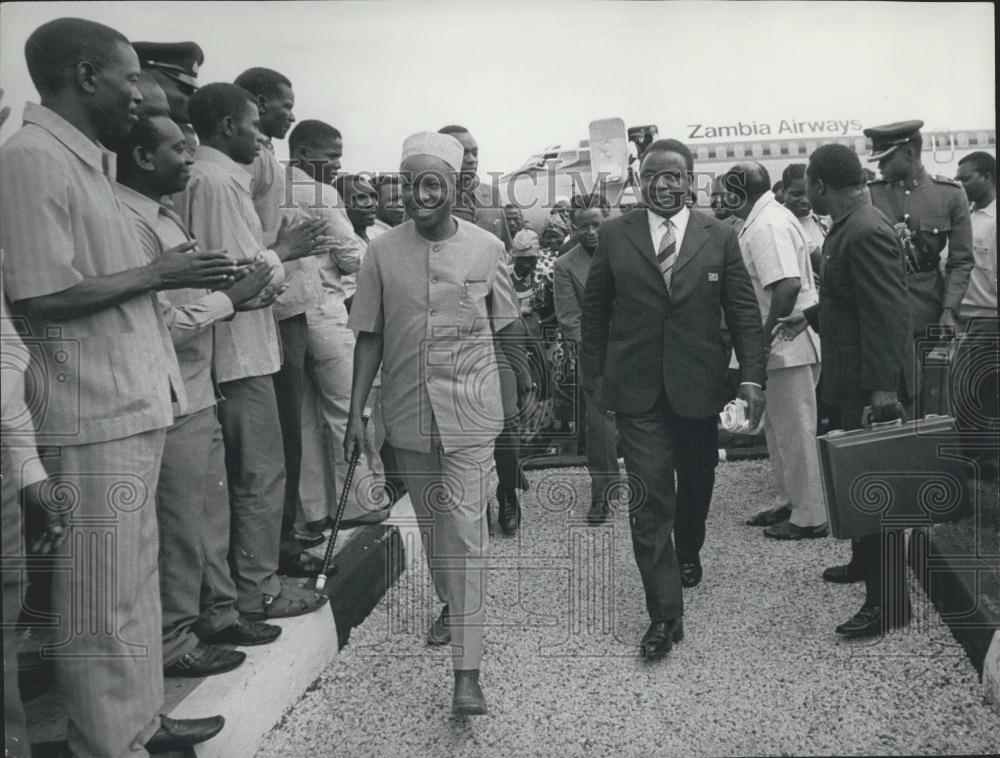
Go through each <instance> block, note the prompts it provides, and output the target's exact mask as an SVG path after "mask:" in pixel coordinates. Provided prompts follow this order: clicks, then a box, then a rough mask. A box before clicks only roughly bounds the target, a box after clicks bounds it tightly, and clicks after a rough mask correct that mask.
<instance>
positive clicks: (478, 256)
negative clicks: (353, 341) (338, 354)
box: [348, 219, 518, 452]
mask: <svg viewBox="0 0 1000 758" xmlns="http://www.w3.org/2000/svg"><path fill="white" fill-rule="evenodd" d="M455 221H456V223H457V225H458V228H457V230H456V232H455V234H454V235H453V236H452V237H450V238H449V239H446V240H441V241H436V242H432V241H429V240H426V239H424V238H423V237H421V236H420V235H419V233H418V232H417V230H416V226H415V225H414V223H413V222H412V221H407V222H405V223H403V224H402V225H400V226H398V227H396V228H394V229H392V230H390V231H388V232H386V233H385V234H383V235H381V236H380V237H378V238H376V239H374V240H372V242H371V243H370V245H369V248H368V253H367V255H366V257H365V260H364V263H363V265H362V267H361V273H360V275H359V277H358V291H357V294H356V296H355V298H354V304H353V306H352V309H351V316H350V320H349V322H348V325H349V326H350V328H352V329H354V330H356V331H363V332H375V333H379V334H381V335H382V337H383V340H384V341H383V350H382V398H383V407H384V411H385V425H386V434H387V437H388V439H389V442H390V443H391V444H392V445H393V446H394V447H397V448H402V449H406V450H414V451H417V452H428V451H430V441H431V429H432V425H431V422H432V419H433V420H434V421H436V422H437V427H438V430H439V431H440V437H441V443H442V446H443V447H444V450H445V452H451V451H453V450H455V449H458V448H463V447H471V446H476V445H482V444H484V443H488V442H492V441H493V440H494V439H495V438H496V436H497V434H499V432H500V431H501V429H502V428H503V408H502V405H501V402H500V382H499V376H498V374H497V367H496V359H495V357H494V352H493V330H494V329H496V330H500V329H502V328H503V327H505V326H506V325H508V324H509V323H511V322H512V321H515V320H516V319H517V318H518V314H517V306H516V305H515V304H514V296H513V290H512V287H511V282H510V276H509V274H508V273H507V269H506V266H505V265H504V257H505V256H504V248H503V244H502V243H501V242H500V240H498V239H497V238H496V237H494V236H493V235H491V234H489V233H488V232H485V231H483V230H482V229H479V228H478V227H476V226H474V225H473V224H470V223H468V222H466V221H462V220H459V219H455ZM491 316H492V327H491V323H490V322H491V318H490V317H491Z"/></svg>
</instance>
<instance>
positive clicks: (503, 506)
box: [497, 485, 521, 537]
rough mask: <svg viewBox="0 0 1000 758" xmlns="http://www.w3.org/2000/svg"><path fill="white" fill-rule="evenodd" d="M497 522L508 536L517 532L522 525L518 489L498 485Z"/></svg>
mask: <svg viewBox="0 0 1000 758" xmlns="http://www.w3.org/2000/svg"><path fill="white" fill-rule="evenodd" d="M497 504H498V506H499V510H498V512H497V523H498V524H499V525H500V531H501V532H503V533H504V535H506V536H507V537H510V536H512V535H514V534H516V533H517V529H518V527H519V526H521V504H520V503H518V502H517V490H516V489H509V490H508V489H503V488H501V487H500V486H499V485H497Z"/></svg>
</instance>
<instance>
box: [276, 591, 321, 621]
mask: <svg viewBox="0 0 1000 758" xmlns="http://www.w3.org/2000/svg"><path fill="white" fill-rule="evenodd" d="M325 604H326V596H325V595H317V594H316V593H315V592H313V593H310V594H309V595H306V594H302V595H299V596H298V597H290V596H289V595H288V594H284V593H283V594H281V595H277V596H273V595H264V618H269V619H278V618H291V617H292V616H304V615H305V614H307V613H312V612H313V611H315V610H316V609H317V608H320V607H322V606H323V605H325Z"/></svg>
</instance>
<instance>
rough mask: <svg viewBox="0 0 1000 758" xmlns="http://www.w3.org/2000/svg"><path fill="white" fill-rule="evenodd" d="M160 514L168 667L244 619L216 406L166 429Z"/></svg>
mask: <svg viewBox="0 0 1000 758" xmlns="http://www.w3.org/2000/svg"><path fill="white" fill-rule="evenodd" d="M156 519H157V522H158V523H159V527H160V599H161V601H162V603H163V664H164V665H165V666H169V665H171V664H173V663H175V662H176V661H177V659H178V658H180V657H181V656H182V655H184V654H185V653H191V652H193V651H194V649H195V648H196V647H197V646H198V637H199V636H201V637H204V636H206V635H209V634H212V633H213V632H217V631H219V630H220V629H223V628H224V627H227V626H229V625H230V624H234V623H236V620H237V618H238V614H237V613H236V585H235V584H234V583H233V578H232V575H231V574H230V572H229V560H228V555H229V528H230V525H229V521H230V518H229V488H228V487H227V486H226V451H225V448H224V446H223V444H222V427H221V426H220V425H219V419H218V417H217V416H216V412H215V406H212V407H210V408H204V409H203V410H200V411H196V412H194V413H191V414H189V415H187V416H181V417H180V418H179V419H177V421H176V422H175V423H174V425H173V426H172V427H170V429H168V430H167V440H166V444H165V445H164V447H163V464H162V466H161V467H160V483H159V486H158V487H157V490H156ZM196 635H197V636H196Z"/></svg>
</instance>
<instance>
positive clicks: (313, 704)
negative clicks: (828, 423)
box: [257, 461, 1000, 758]
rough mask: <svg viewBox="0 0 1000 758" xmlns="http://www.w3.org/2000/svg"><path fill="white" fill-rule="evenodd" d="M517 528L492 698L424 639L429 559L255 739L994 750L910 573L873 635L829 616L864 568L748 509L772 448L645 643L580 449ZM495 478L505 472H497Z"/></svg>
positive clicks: (498, 545)
mask: <svg viewBox="0 0 1000 758" xmlns="http://www.w3.org/2000/svg"><path fill="white" fill-rule="evenodd" d="M529 480H530V481H531V485H532V489H531V491H530V492H529V493H527V494H526V495H525V496H524V497H523V507H524V524H523V526H522V533H521V535H520V537H519V538H503V537H500V536H496V537H495V538H494V540H493V544H492V549H491V565H492V566H493V569H492V570H491V574H490V593H489V603H490V606H489V608H488V611H487V622H488V624H489V627H488V628H487V630H486V652H485V657H484V661H483V669H482V683H483V687H484V690H485V692H486V696H487V700H488V702H489V706H490V715H488V716H485V717H478V718H470V719H456V718H454V717H452V716H451V714H450V704H451V685H452V677H451V673H450V657H449V654H448V652H447V651H445V650H438V649H430V648H428V647H426V646H425V644H424V634H425V631H426V628H427V625H428V624H429V623H430V621H431V620H432V618H433V617H434V616H435V615H436V613H437V610H438V606H437V604H436V603H435V602H434V600H433V596H432V595H433V593H432V591H431V588H430V579H429V575H428V573H427V571H426V569H425V568H424V564H423V561H422V560H419V561H417V563H416V564H414V566H413V567H412V569H411V570H409V571H407V572H405V573H404V575H403V576H402V577H401V578H400V580H399V582H398V583H397V584H396V585H395V586H394V587H393V588H392V589H391V590H390V591H389V593H387V595H386V597H385V598H384V599H383V601H382V602H381V603H380V604H379V606H378V607H377V608H376V609H375V610H374V611H373V612H372V614H371V615H370V616H369V618H368V619H367V621H366V622H365V623H364V624H362V625H361V626H360V627H359V628H358V629H356V630H354V632H353V633H352V635H351V643H350V644H349V645H348V647H347V648H345V649H344V650H343V651H342V652H341V654H340V656H339V657H338V658H337V660H336V661H334V663H333V664H331V665H330V666H329V667H328V668H327V669H326V670H325V671H324V672H323V673H322V675H321V676H320V678H319V679H318V680H317V682H316V683H315V684H314V685H313V686H312V687H311V688H310V690H309V691H308V692H307V693H306V694H305V695H303V697H302V698H301V699H300V700H299V701H298V702H297V703H296V704H295V705H294V706H293V707H292V708H291V709H289V711H288V712H287V713H286V715H285V717H284V718H283V719H282V722H281V723H280V724H279V725H278V726H277V727H275V728H274V729H273V730H272V731H271V732H270V734H269V735H268V736H267V738H266V740H265V742H264V744H263V745H262V747H261V749H260V751H259V752H258V754H257V755H258V756H259V757H260V758H274V757H275V756H350V757H351V758H355V757H358V756H392V757H393V758H416V757H421V756H427V757H428V758H444V757H446V756H506V755H520V756H545V757H546V758H548V756H552V755H561V756H607V755H622V756H649V755H660V756H703V755H704V756H716V755H829V754H842V755H871V754H892V755H907V754H940V753H951V754H955V753H959V754H961V753H973V754H976V753H978V754H988V753H992V752H996V751H997V750H998V749H1000V716H998V715H997V713H996V712H995V711H993V710H991V709H990V708H989V706H988V705H986V704H985V703H984V701H983V695H982V692H983V690H982V688H981V685H980V684H979V682H978V677H977V674H976V672H975V670H974V668H973V667H972V664H971V663H970V662H969V661H968V659H967V658H966V657H965V655H964V653H963V651H962V649H961V648H960V646H959V645H958V644H957V643H956V641H955V640H954V638H953V637H952V636H951V634H950V632H949V630H948V628H947V626H946V625H945V624H944V623H943V622H942V621H941V619H940V617H939V616H938V615H937V613H936V612H935V611H934V609H933V607H930V606H929V604H928V603H927V600H926V597H925V596H924V595H923V593H922V592H921V591H920V590H919V588H917V587H916V585H914V586H913V588H912V592H913V595H912V597H913V601H914V607H915V612H916V616H917V618H916V619H915V621H914V623H913V625H912V626H911V627H910V628H909V629H907V630H899V631H895V632H893V633H891V634H890V635H888V636H887V637H885V638H884V639H881V640H877V641H854V642H849V641H844V640H841V639H839V638H838V637H837V635H835V634H834V632H833V628H834V626H836V625H837V624H838V623H840V622H841V621H844V620H845V619H847V618H848V617H849V616H851V615H852V614H853V613H854V612H855V611H856V610H857V609H858V608H859V607H860V605H861V602H862V600H863V596H864V590H863V587H862V586H861V585H849V586H843V585H830V584H827V583H825V582H823V581H822V580H821V578H820V571H821V569H822V568H823V567H824V566H826V565H830V564H832V563H839V562H842V561H844V560H846V558H847V557H848V555H849V546H848V545H847V544H846V543H842V542H839V541H835V540H832V539H826V540H812V541H803V542H798V543H775V542H772V541H770V540H767V539H765V538H764V537H763V536H762V535H761V534H760V531H759V530H757V529H753V528H750V527H746V526H744V525H743V522H744V520H745V519H746V518H747V517H748V516H750V515H752V514H753V513H755V512H757V511H758V510H760V509H762V508H765V507H767V506H768V505H769V502H770V499H771V497H772V489H771V477H770V469H769V466H768V463H767V461H752V462H745V463H727V464H722V465H720V467H719V469H718V478H717V483H716V490H715V498H714V501H713V506H712V512H711V514H710V517H709V523H708V540H707V544H706V546H705V549H704V550H703V553H702V563H703V565H704V568H705V578H704V580H703V581H702V583H701V585H699V586H698V587H697V588H694V589H692V590H685V598H684V599H685V615H684V626H685V635H686V636H685V639H684V641H683V642H681V643H679V644H678V645H677V646H676V647H675V648H674V650H673V652H672V653H671V654H670V655H669V656H668V657H667V658H666V659H664V660H662V661H659V662H657V663H654V664H648V663H646V662H644V661H641V660H639V659H638V657H637V644H638V641H639V639H640V638H641V636H642V634H643V633H644V632H645V629H646V624H647V619H646V617H645V611H644V604H643V601H642V590H641V586H640V583H639V575H638V571H637V570H636V568H635V564H634V561H633V559H632V552H631V542H630V539H629V536H628V520H627V516H626V514H625V513H624V512H618V513H617V514H616V517H615V519H614V520H613V523H610V524H608V525H607V526H605V527H601V528H589V527H586V526H585V525H584V524H583V523H582V515H583V513H584V512H585V510H586V507H587V503H586V500H587V498H588V497H589V490H588V482H587V477H586V471H585V470H584V469H559V470H547V471H537V472H532V473H531V474H529ZM491 491H492V489H491Z"/></svg>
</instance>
